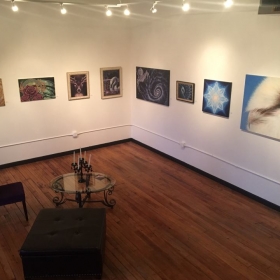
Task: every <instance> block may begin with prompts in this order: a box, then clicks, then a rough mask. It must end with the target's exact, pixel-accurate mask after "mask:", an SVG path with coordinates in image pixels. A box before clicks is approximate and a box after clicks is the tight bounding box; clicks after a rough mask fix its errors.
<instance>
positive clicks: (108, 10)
mask: <svg viewBox="0 0 280 280" xmlns="http://www.w3.org/2000/svg"><path fill="white" fill-rule="evenodd" d="M111 15H112V11H111V10H110V9H109V8H108V6H107V7H106V16H107V17H110V16H111Z"/></svg>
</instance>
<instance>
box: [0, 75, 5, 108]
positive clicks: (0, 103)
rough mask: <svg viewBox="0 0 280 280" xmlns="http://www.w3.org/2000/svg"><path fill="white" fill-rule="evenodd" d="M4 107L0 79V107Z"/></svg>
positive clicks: (0, 81)
mask: <svg viewBox="0 0 280 280" xmlns="http://www.w3.org/2000/svg"><path fill="white" fill-rule="evenodd" d="M2 106H5V99H4V91H3V84H2V79H0V107H2Z"/></svg>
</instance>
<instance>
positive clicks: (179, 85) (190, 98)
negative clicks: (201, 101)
mask: <svg viewBox="0 0 280 280" xmlns="http://www.w3.org/2000/svg"><path fill="white" fill-rule="evenodd" d="M183 90H184V92H182V91H183ZM186 91H187V92H186ZM194 97H195V83H190V82H183V81H176V99H177V100H180V101H184V102H187V103H192V104H194Z"/></svg>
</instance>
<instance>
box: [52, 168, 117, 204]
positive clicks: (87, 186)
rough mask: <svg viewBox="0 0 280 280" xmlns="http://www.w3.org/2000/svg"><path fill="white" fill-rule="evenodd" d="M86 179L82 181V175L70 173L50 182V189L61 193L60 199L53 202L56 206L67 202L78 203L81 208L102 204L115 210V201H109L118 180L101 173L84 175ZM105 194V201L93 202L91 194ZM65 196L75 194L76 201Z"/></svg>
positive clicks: (56, 198)
mask: <svg viewBox="0 0 280 280" xmlns="http://www.w3.org/2000/svg"><path fill="white" fill-rule="evenodd" d="M84 177H85V178H84V179H83V180H81V179H80V175H79V174H76V173H68V174H63V175H60V176H58V177H56V178H54V179H53V180H52V181H51V182H50V187H51V188H52V189H53V190H54V191H55V192H56V193H60V198H59V197H58V196H55V197H54V198H53V202H54V203H55V204H56V206H58V205H60V204H63V203H65V201H66V200H69V201H76V202H77V203H78V205H79V207H80V208H82V207H83V205H84V203H85V202H101V203H103V204H104V205H105V206H108V207H111V208H113V207H114V205H115V204H116V201H115V199H110V200H108V195H111V194H112V193H113V190H114V185H115V184H116V180H115V179H113V178H112V177H110V176H108V175H105V174H102V173H99V172H90V173H87V174H84ZM99 192H103V193H104V199H103V200H92V199H91V194H94V193H99ZM65 194H70V195H71V194H74V195H75V199H70V198H68V197H67V198H66V197H65V196H64V195H65Z"/></svg>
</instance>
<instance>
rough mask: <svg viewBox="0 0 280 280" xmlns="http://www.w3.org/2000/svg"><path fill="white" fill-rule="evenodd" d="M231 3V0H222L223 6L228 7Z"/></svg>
mask: <svg viewBox="0 0 280 280" xmlns="http://www.w3.org/2000/svg"><path fill="white" fill-rule="evenodd" d="M232 5H233V1H232V0H225V2H224V6H225V8H230V7H231V6H232Z"/></svg>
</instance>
